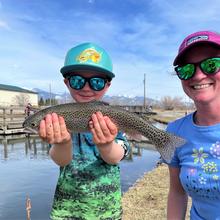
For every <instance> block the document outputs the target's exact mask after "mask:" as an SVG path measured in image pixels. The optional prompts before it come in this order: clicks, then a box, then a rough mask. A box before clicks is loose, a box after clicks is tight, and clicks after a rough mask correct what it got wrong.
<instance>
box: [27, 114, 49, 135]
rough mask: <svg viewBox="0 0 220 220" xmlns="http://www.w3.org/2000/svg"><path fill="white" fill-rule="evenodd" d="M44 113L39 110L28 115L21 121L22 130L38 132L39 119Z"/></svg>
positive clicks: (42, 117)
mask: <svg viewBox="0 0 220 220" xmlns="http://www.w3.org/2000/svg"><path fill="white" fill-rule="evenodd" d="M44 116H45V114H42V112H41V111H39V112H36V113H35V114H33V115H30V116H28V117H27V118H26V119H25V120H24V122H23V128H24V131H25V132H27V133H30V132H31V133H38V129H39V125H40V121H41V120H42V119H44Z"/></svg>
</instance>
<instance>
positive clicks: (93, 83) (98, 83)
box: [89, 77, 106, 91]
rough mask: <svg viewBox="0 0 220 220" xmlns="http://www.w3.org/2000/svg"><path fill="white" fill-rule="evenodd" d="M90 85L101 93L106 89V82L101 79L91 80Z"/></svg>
mask: <svg viewBox="0 0 220 220" xmlns="http://www.w3.org/2000/svg"><path fill="white" fill-rule="evenodd" d="M89 83H90V86H91V88H92V89H93V90H95V91H100V90H102V89H104V87H105V83H106V80H105V79H103V78H99V77H93V78H91V79H90V81H89Z"/></svg>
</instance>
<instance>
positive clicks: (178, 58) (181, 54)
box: [173, 40, 220, 66]
mask: <svg viewBox="0 0 220 220" xmlns="http://www.w3.org/2000/svg"><path fill="white" fill-rule="evenodd" d="M199 44H212V45H215V46H217V47H220V45H219V44H218V43H216V42H212V41H207V40H206V41H198V42H195V43H193V44H191V45H189V46H188V47H186V48H185V49H183V50H182V51H181V52H180V53H179V54H178V55H177V56H176V58H175V60H174V61H173V66H176V65H178V63H179V60H180V58H181V57H182V56H183V54H184V53H186V52H187V51H188V50H189V49H190V48H192V47H194V46H195V45H199Z"/></svg>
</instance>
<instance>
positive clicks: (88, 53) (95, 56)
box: [76, 48, 101, 63]
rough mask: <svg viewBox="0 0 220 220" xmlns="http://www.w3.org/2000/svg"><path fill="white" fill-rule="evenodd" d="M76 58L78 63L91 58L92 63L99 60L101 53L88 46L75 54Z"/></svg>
mask: <svg viewBox="0 0 220 220" xmlns="http://www.w3.org/2000/svg"><path fill="white" fill-rule="evenodd" d="M76 60H77V61H78V62H80V63H84V62H86V61H88V60H91V61H92V62H94V63H99V62H100V60H101V54H100V53H99V52H97V51H96V50H95V49H93V48H89V49H86V50H84V51H83V52H82V53H80V55H79V56H77V58H76Z"/></svg>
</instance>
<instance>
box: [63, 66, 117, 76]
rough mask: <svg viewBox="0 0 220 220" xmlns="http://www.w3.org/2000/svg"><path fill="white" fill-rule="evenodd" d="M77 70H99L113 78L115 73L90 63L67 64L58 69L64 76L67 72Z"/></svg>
mask: <svg viewBox="0 0 220 220" xmlns="http://www.w3.org/2000/svg"><path fill="white" fill-rule="evenodd" d="M77 70H92V71H96V72H99V73H101V74H104V75H106V76H108V77H110V78H114V77H115V74H114V73H112V72H111V71H108V70H106V69H103V68H101V67H96V66H92V65H69V66H64V67H62V68H61V69H60V72H61V73H62V74H63V77H66V76H67V75H68V74H69V73H71V72H73V71H77Z"/></svg>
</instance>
